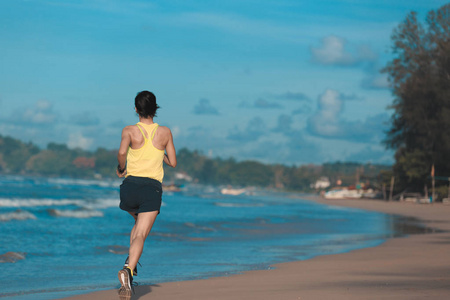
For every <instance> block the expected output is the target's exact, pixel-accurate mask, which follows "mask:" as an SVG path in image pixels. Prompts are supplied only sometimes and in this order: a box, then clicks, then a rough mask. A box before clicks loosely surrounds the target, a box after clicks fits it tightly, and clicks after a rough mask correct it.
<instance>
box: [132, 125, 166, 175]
mask: <svg viewBox="0 0 450 300" xmlns="http://www.w3.org/2000/svg"><path fill="white" fill-rule="evenodd" d="M136 126H137V127H138V128H139V130H140V131H141V133H142V135H143V136H144V140H145V142H144V146H142V147H141V148H139V149H132V148H131V147H128V153H127V175H126V176H127V177H128V176H130V175H131V176H138V177H148V178H153V179H155V180H158V181H159V182H161V183H162V181H163V177H164V169H163V160H164V150H159V149H157V148H155V146H153V143H152V141H153V137H154V136H155V133H156V128H158V126H159V125H158V124H157V123H153V124H151V125H147V124H144V123H141V122H139V123H137V124H136ZM142 128H144V129H145V131H147V134H148V136H149V137H150V138H149V139H148V138H146V137H145V133H144V131H143V130H142Z"/></svg>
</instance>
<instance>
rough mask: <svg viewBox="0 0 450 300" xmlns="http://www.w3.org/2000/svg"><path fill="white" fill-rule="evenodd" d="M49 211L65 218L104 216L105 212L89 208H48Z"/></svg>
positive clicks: (55, 215) (53, 214)
mask: <svg viewBox="0 0 450 300" xmlns="http://www.w3.org/2000/svg"><path fill="white" fill-rule="evenodd" d="M47 211H48V213H49V214H50V215H51V216H54V217H65V218H77V219H85V218H93V217H103V212H101V211H98V210H87V209H74V210H70V209H65V210H64V209H48V210H47Z"/></svg>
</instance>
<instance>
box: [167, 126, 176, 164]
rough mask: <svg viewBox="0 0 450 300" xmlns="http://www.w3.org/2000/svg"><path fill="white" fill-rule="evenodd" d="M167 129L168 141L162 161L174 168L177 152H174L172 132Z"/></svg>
mask: <svg viewBox="0 0 450 300" xmlns="http://www.w3.org/2000/svg"><path fill="white" fill-rule="evenodd" d="M168 131H169V141H168V142H167V145H166V154H164V162H165V163H166V164H167V165H168V166H171V167H172V168H175V167H176V166H177V154H176V152H175V146H174V144H173V137H172V132H171V131H170V129H168Z"/></svg>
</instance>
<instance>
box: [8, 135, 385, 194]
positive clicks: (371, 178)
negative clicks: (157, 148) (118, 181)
mask: <svg viewBox="0 0 450 300" xmlns="http://www.w3.org/2000/svg"><path fill="white" fill-rule="evenodd" d="M116 157H117V150H107V149H104V148H98V149H97V150H95V151H85V150H82V149H79V148H77V149H69V148H68V147H67V146H66V145H65V144H56V143H50V144H48V145H47V148H45V149H40V148H39V147H37V146H36V145H34V144H32V143H24V142H22V141H20V140H17V139H14V138H12V137H8V136H6V137H3V136H1V135H0V173H2V174H21V175H30V176H54V177H75V178H114V177H115V176H116V175H115V168H116V166H117V158H116ZM177 159H178V166H177V168H176V169H172V168H166V169H165V173H166V176H165V182H169V183H170V182H173V183H181V182H182V181H183V180H182V179H179V178H178V177H179V176H178V177H177V176H176V173H178V174H185V175H187V176H188V177H190V178H191V179H190V180H191V181H193V182H196V183H200V184H210V185H232V186H239V187H245V186H258V187H271V188H280V189H289V190H301V191H309V190H311V184H313V183H314V182H315V181H316V180H317V179H319V178H321V177H324V176H325V177H327V178H329V179H330V182H331V184H332V185H333V184H334V183H336V182H337V181H338V180H340V181H341V182H342V185H353V184H355V183H356V180H359V181H360V182H366V183H367V184H372V185H375V186H377V185H378V186H379V185H380V184H381V180H382V179H383V178H382V177H380V174H382V172H383V171H384V172H386V171H387V170H389V169H390V166H385V165H374V164H361V163H354V162H334V163H325V164H322V165H314V164H310V165H303V166H295V165H292V166H285V165H280V164H263V163H261V162H258V161H236V160H235V159H234V158H228V159H223V158H219V157H216V158H210V157H208V156H206V155H204V154H202V153H201V152H199V151H191V150H189V149H186V148H183V149H180V150H179V151H178V153H177ZM187 176H186V177H187ZM356 176H357V177H358V178H356Z"/></svg>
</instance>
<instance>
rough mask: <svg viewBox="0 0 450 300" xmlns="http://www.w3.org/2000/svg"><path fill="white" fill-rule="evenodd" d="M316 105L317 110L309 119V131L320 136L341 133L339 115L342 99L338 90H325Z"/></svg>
mask: <svg viewBox="0 0 450 300" xmlns="http://www.w3.org/2000/svg"><path fill="white" fill-rule="evenodd" d="M318 106H319V107H318V110H317V112H316V113H315V114H314V115H313V116H312V117H310V119H309V127H310V129H311V131H312V132H313V133H314V134H316V135H320V136H339V135H342V132H341V127H340V126H339V116H340V114H341V112H342V108H343V101H342V99H341V98H340V94H339V92H337V91H335V90H330V89H328V90H326V91H325V92H324V93H323V94H322V95H321V96H320V97H319V100H318Z"/></svg>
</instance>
